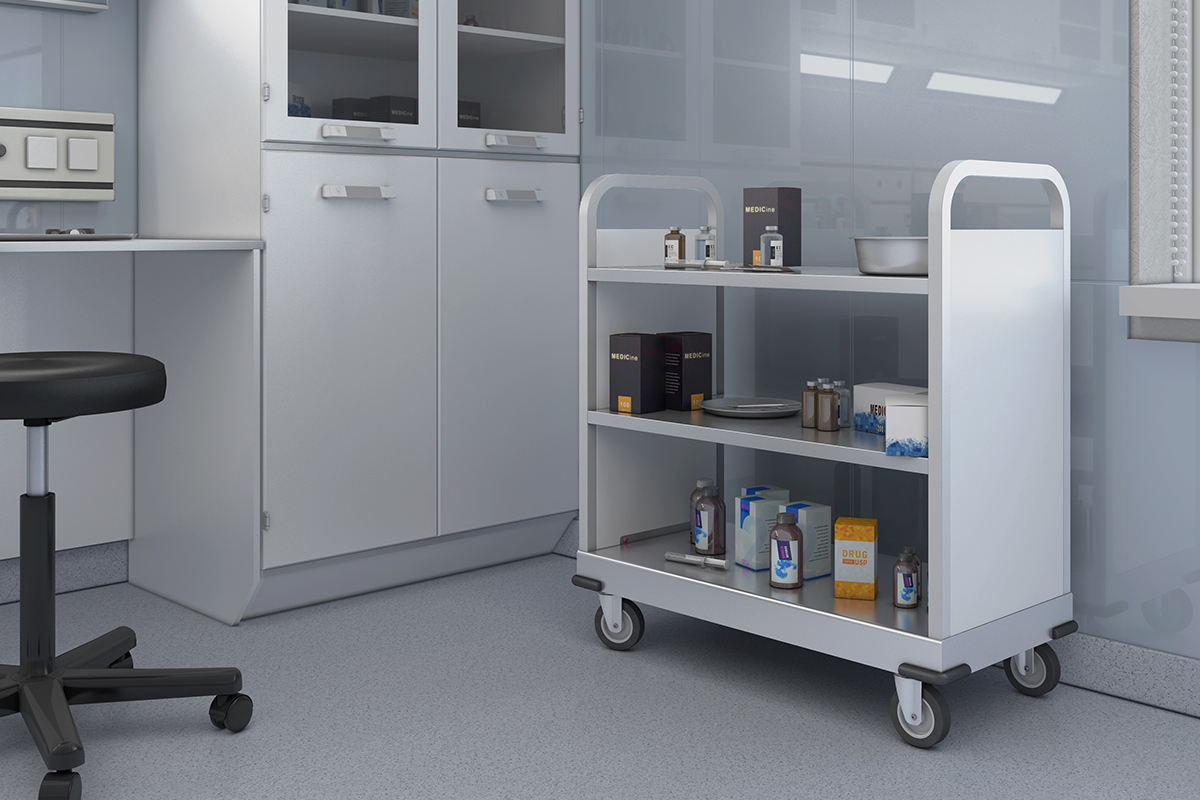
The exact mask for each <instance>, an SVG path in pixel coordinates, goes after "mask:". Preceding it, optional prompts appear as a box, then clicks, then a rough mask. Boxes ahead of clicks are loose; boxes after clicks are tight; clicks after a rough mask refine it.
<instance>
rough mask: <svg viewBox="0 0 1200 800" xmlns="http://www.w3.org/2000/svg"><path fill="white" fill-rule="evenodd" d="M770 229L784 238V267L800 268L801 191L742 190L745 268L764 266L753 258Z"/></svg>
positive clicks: (792, 189) (782, 188)
mask: <svg viewBox="0 0 1200 800" xmlns="http://www.w3.org/2000/svg"><path fill="white" fill-rule="evenodd" d="M768 225H774V226H776V227H777V228H779V235H780V236H782V237H783V265H784V266H785V267H798V266H800V190H799V189H797V188H795V187H790V186H767V187H763V188H747V189H742V263H743V264H745V265H746V266H750V265H752V264H760V263H762V260H761V257H760V258H759V260H755V255H754V254H755V253H756V252H757V251H758V246H759V245H758V243H759V237H761V236H762V235H763V234H764V233H766V230H767V226H768ZM718 233H720V231H718ZM760 256H761V254H760Z"/></svg>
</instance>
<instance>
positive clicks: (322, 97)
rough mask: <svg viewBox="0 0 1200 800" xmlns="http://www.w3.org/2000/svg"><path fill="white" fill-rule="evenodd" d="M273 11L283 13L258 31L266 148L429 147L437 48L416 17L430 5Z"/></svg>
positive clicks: (395, 2)
mask: <svg viewBox="0 0 1200 800" xmlns="http://www.w3.org/2000/svg"><path fill="white" fill-rule="evenodd" d="M274 3H275V4H276V5H277V6H280V7H282V9H283V10H282V11H281V12H278V14H277V15H273V14H271V13H270V12H268V20H267V22H268V24H267V26H266V37H267V40H268V43H267V47H266V51H267V61H268V63H267V73H268V77H269V78H273V80H272V81H271V86H270V93H271V95H274V96H272V97H270V98H269V99H268V100H267V103H268V104H270V106H271V107H270V109H269V110H268V111H267V114H266V120H265V122H264V126H263V130H264V135H265V138H267V139H283V140H290V141H295V140H300V141H313V140H317V141H325V142H329V143H337V144H370V145H376V146H378V145H384V146H387V145H400V144H403V145H418V146H420V145H428V146H432V145H433V144H435V136H436V134H435V125H434V119H435V117H436V112H435V103H436V99H435V96H434V86H435V83H434V81H435V76H434V75H433V72H434V69H435V66H434V62H433V60H432V59H431V58H430V57H429V55H430V53H427V52H426V51H427V50H428V51H432V50H433V49H434V46H435V44H434V39H435V35H434V32H433V30H432V28H433V26H434V23H433V22H432V21H431V20H430V19H423V18H422V16H421V15H420V12H421V11H422V10H425V11H427V12H428V14H427V16H428V17H433V16H435V5H434V4H433V3H432V2H429V0H427V2H426V3H425V4H424V6H425V8H424V9H422V8H421V6H420V5H419V4H418V0H309V1H308V2H303V1H301V2H295V1H294V0H293V1H291V2H287V3H282V2H280V0H274ZM280 18H282V19H280ZM272 22H275V23H276V24H280V25H282V27H283V30H284V31H285V37H284V36H280V35H279V33H278V32H276V31H275V30H273V28H272V24H271V23H272ZM422 22H424V26H422ZM425 29H429V30H428V32H427V33H424V34H423V31H424V30H425ZM272 41H274V42H275V43H276V44H275V47H274V48H273V47H272ZM274 49H277V50H278V51H279V52H272V51H273V50H274ZM422 106H424V107H422ZM285 115H286V116H285ZM422 120H425V121H426V123H427V124H422ZM330 126H332V127H330Z"/></svg>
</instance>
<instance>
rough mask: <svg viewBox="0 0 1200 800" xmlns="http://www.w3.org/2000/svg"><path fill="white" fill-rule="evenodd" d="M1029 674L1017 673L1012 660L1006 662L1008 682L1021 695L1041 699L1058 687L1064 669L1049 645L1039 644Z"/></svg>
mask: <svg viewBox="0 0 1200 800" xmlns="http://www.w3.org/2000/svg"><path fill="white" fill-rule="evenodd" d="M1028 667H1029V672H1028V673H1026V674H1025V675H1020V674H1018V673H1017V668H1016V665H1015V663H1014V660H1013V659H1012V658H1008V659H1005V661H1004V674H1005V675H1007V676H1008V682H1009V683H1011V684H1012V685H1013V688H1014V689H1016V690H1017V691H1018V692H1020V693H1021V694H1027V695H1029V696H1030V697H1041V696H1042V695H1044V694H1045V693H1046V692H1048V691H1050V690H1051V689H1053V688H1054V687H1055V686H1058V679H1059V677H1060V676H1061V675H1062V669H1061V668H1060V667H1059V664H1058V654H1057V653H1055V652H1054V649H1053V648H1051V647H1050V645H1048V644H1039V645H1038V646H1037V647H1035V648H1033V663H1032V664H1029V665H1028Z"/></svg>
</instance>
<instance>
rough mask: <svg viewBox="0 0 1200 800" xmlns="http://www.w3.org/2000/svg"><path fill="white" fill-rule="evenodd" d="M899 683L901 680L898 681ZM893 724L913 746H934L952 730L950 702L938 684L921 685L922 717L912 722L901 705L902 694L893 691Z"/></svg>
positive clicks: (902, 737) (901, 736) (897, 731)
mask: <svg viewBox="0 0 1200 800" xmlns="http://www.w3.org/2000/svg"><path fill="white" fill-rule="evenodd" d="M897 685H899V682H897ZM892 725H894V726H895V728H896V733H898V734H900V738H901V739H903V740H904V741H906V742H908V743H909V744H911V745H912V746H913V747H921V748H926V747H933V746H934V745H935V744H937V743H938V742H940V741H941V740H942V739H945V738H946V734H947V733H949V732H950V704H949V703H947V702H946V698H944V697H942V693H941V692H939V691H938V690H937V687H936V686H925V685H922V686H921V719H920V721H919V722H915V723H914V722H912V721H911V720H910V719H909V718H908V717H907V716H905V713H904V709H903V708H901V707H900V695H899V693H898V692H893V693H892Z"/></svg>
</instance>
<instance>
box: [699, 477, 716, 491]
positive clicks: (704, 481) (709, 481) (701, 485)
mask: <svg viewBox="0 0 1200 800" xmlns="http://www.w3.org/2000/svg"><path fill="white" fill-rule="evenodd" d="M715 483H716V481H714V480H713V479H712V478H701V479H700V480H698V481H696V488H697V489H703V488H704V487H705V486H712V485H714V484H715Z"/></svg>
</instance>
